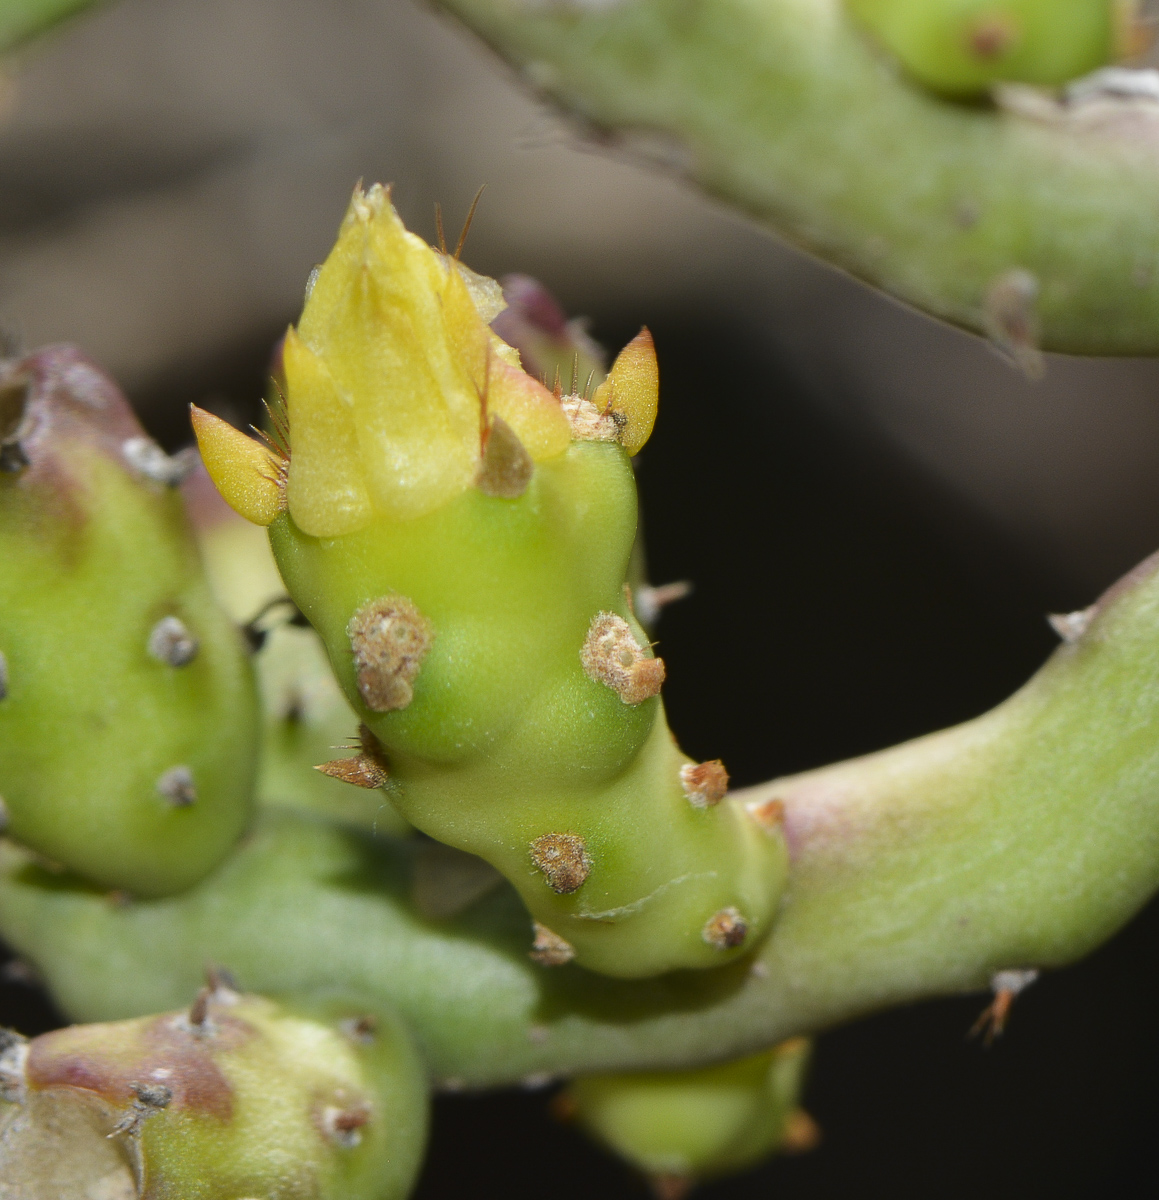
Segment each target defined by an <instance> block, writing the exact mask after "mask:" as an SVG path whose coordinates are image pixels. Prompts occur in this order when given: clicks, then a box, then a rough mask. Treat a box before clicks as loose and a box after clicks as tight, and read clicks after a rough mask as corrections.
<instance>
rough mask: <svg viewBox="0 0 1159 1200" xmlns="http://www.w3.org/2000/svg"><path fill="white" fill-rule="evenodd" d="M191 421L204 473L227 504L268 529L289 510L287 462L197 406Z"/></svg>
mask: <svg viewBox="0 0 1159 1200" xmlns="http://www.w3.org/2000/svg"><path fill="white" fill-rule="evenodd" d="M190 419H191V420H192V422H193V432H194V433H195V434H196V435H197V445H198V447H199V449H200V450H201V459H202V461H203V462H204V463H205V469H206V470H207V471H208V472H209V477H210V479H212V480H213V482H214V486H215V487H216V488H217V490H218V491H219V492H220V493H221V495H222V497H223V499H224V500H225V502H226V503H227V504H228V505H229V506H230V508H232V509H233V510H234V512H236V513H239V514H240V515H241V516H243V517H245V519H246V520H247V521H252V522H253V523H254V524H255V525H269V524H270V523H271V522H272V521H273V520H274V518H275V517H277V515H278V514H279V513H280V512H282V511H283V510H284V509H285V507H286V502H285V487H284V484H283V478H282V476H283V473H284V469H285V464H284V461H283V460H282V459H280V458H278V457H277V456H276V455H275V454H274V453H273V452H272V451H270V450H268V449H267V448H266V447H265V446H263V445H262V444H261V443H260V442H257V441H255V440H254V439H253V438H250V437H246V435H245V434H244V433H242V432H241V431H240V430H238V429H234V427H233V426H232V425H230V424H229V423H228V422H227V421H223V420H222V419H221V418H220V417H215V416H214V415H213V414H212V413H208V412H206V411H205V410H204V409H201V408H198V407H197V405H195V404H194V405H191V406H190Z"/></svg>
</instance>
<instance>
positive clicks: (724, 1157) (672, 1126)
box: [555, 1038, 817, 1196]
mask: <svg viewBox="0 0 1159 1200" xmlns="http://www.w3.org/2000/svg"><path fill="white" fill-rule="evenodd" d="M809 1053H810V1046H809V1043H808V1042H807V1041H806V1040H805V1039H804V1038H794V1039H793V1040H791V1041H788V1042H785V1043H783V1044H782V1045H780V1046H776V1047H774V1048H773V1049H771V1050H764V1051H761V1053H759V1054H754V1055H750V1056H749V1057H747V1058H742V1059H738V1060H737V1061H735V1062H729V1063H723V1064H721V1065H719V1066H712V1067H701V1068H700V1069H698V1070H692V1071H652V1072H640V1073H638V1074H623V1075H586V1076H583V1077H581V1078H580V1079H576V1080H574V1081H573V1082H572V1083H571V1084H569V1085H568V1087H567V1089H566V1091H564V1092H563V1093H562V1094H561V1095H560V1096H559V1097H558V1098H557V1100H556V1103H555V1109H556V1111H557V1112H558V1113H559V1114H560V1115H561V1116H563V1117H564V1118H565V1119H572V1120H575V1121H576V1122H577V1123H578V1124H579V1125H581V1126H582V1127H583V1129H584V1130H585V1131H586V1132H588V1133H589V1134H591V1135H592V1137H594V1138H595V1139H596V1141H598V1142H600V1143H601V1144H602V1145H604V1146H606V1147H607V1148H608V1149H609V1150H611V1151H613V1152H614V1153H615V1154H617V1155H619V1156H620V1157H621V1158H623V1159H625V1160H626V1161H627V1162H628V1163H630V1164H631V1165H632V1166H634V1167H635V1168H636V1169H637V1170H639V1171H641V1172H642V1173H643V1174H644V1175H646V1176H648V1177H649V1178H650V1179H652V1180H653V1181H654V1183H655V1185H656V1191H657V1192H658V1193H659V1194H661V1195H665V1196H670V1195H674V1194H680V1193H681V1192H682V1191H685V1190H687V1187H688V1186H689V1185H691V1184H693V1183H697V1182H700V1181H701V1180H706V1179H712V1178H715V1177H717V1176H721V1175H731V1174H735V1173H736V1172H738V1171H744V1170H747V1169H748V1168H750V1167H753V1166H756V1165H757V1164H758V1163H759V1162H761V1161H762V1160H763V1159H765V1158H767V1157H768V1156H769V1155H771V1154H774V1153H776V1151H777V1150H779V1149H781V1148H782V1147H783V1148H784V1149H786V1150H789V1151H799V1150H804V1149H808V1148H810V1147H809V1137H810V1134H812V1141H813V1142H814V1143H815V1141H816V1136H817V1135H816V1133H815V1129H816V1127H815V1126H814V1125H813V1123H812V1120H811V1118H809V1117H808V1116H807V1115H806V1114H805V1113H804V1112H803V1111H802V1110H801V1107H800V1096H801V1088H802V1085H803V1083H804V1077H805V1072H806V1069H807V1067H808V1063H809ZM681 1185H683V1187H682V1186H681Z"/></svg>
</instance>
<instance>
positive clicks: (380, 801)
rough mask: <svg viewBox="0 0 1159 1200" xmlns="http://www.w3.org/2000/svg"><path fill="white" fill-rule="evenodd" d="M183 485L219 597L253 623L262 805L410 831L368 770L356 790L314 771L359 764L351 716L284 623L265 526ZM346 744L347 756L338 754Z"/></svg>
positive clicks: (318, 656)
mask: <svg viewBox="0 0 1159 1200" xmlns="http://www.w3.org/2000/svg"><path fill="white" fill-rule="evenodd" d="M184 490H185V495H186V503H187V507H188V509H189V512H190V516H191V517H192V520H193V525H194V530H195V532H196V535H197V540H198V544H199V545H200V548H201V554H202V558H203V559H204V561H205V568H206V574H207V575H208V577H209V582H210V585H211V586H212V588H213V591H214V595H215V596H216V598H217V600H218V603H219V604H221V605H222V607H223V608H224V609H225V610H226V612H227V613H228V614H229V615H230V617H231V618H232V619H233V620H234V621H236V622H237V623H238V624H240V625H248V624H249V623H250V622H254V621H255V619H256V625H255V626H253V628H254V631H255V635H256V636H257V637H258V638H260V641H261V646H260V648H259V650H258V651H257V653H256V654H255V655H254V658H253V662H254V667H255V669H256V673H257V679H258V689H259V693H260V696H261V708H262V719H263V731H262V748H261V755H260V762H261V765H260V767H259V771H258V780H257V799H258V802H259V804H263V805H273V806H277V807H287V808H297V809H300V810H304V811H308V812H317V813H321V814H323V815H324V816H327V817H329V818H331V819H333V820H338V821H344V822H348V823H350V824H353V825H358V826H360V827H362V828H365V829H370V830H375V831H377V832H379V833H383V834H393V835H397V836H404V835H405V834H407V833H409V832H410V831H411V830H410V826H409V825H408V824H407V823H406V821H404V820H403V819H402V817H400V816H399V815H398V812H397V811H396V809H395V808H394V806H393V805H392V804H391V803H390V800H389V799H388V798H387V797H386V795H385V794H384V793H383V792H382V791H381V790H379V787H380V784H377V783H376V784H375V787H374V789H373V790H372V789H369V788H368V787H367V786H366V784H367V783H368V782H369V781H370V778H371V777H370V775H369V774H368V772H367V771H363V772H361V775H360V778H361V786H360V787H351V786H350V785H349V782H344V780H347V779H348V778H349V771H350V768H349V767H343V768H337V767H335V769H334V770H328V771H322V770H321V769H320V768H322V767H333V766H334V764H335V763H340V764H355V763H357V762H358V760H359V757H360V755H359V753H358V752H359V751H362V750H363V747H362V746H361V745H360V744H359V736H358V731H359V723H358V717H357V716H356V715H355V713H354V710H353V709H352V708H351V707H350V705H349V704H347V702H346V697H345V696H343V694H342V692H341V690H340V689H339V687H338V684H337V683H336V682H335V681H334V674H333V672H332V671H331V670H330V663H329V660H328V659H327V657H326V651H325V650H324V649H323V647H322V643H321V642H320V641H319V639H318V635H317V634H316V633H315V632H314V631H313V630H312V629H310V628H309V627H308V626H301V625H294V624H290V623H289V622H288V621H287V619H286V617H287V610H288V609H291V606H290V605H289V602H288V597H287V596H286V587H285V584H284V583H282V580H281V577H280V576H279V575H278V568H277V565H276V564H275V563H274V558H273V555H272V554H271V553H270V544H269V539H268V538H267V537H266V532H265V530H264V529H262V528H261V527H259V526H257V525H252V524H250V522H249V521H246V520H243V519H242V518H241V517H239V516H238V515H237V514H236V513H235V512H233V510H232V509H230V508H229V506H228V505H227V504H226V503H225V501H224V500H222V498H221V497H220V496H219V495H218V493H217V491H216V490H215V489H214V487H213V485H212V484H211V483H210V481H209V477H208V475H206V474H205V472H204V471H197V472H195V473H194V474H193V475H191V476H190V478H189V479H188V480H187V481H186V483H185V485H184ZM282 601H286V603H282ZM375 745H377V740H376V741H375ZM346 747H349V748H350V749H349V751H346V755H348V756H345V755H344V756H343V757H341V758H336V757H335V755H336V754H343V751H344V750H345V748H346ZM375 765H376V764H375V763H374V762H371V763H370V764H369V766H371V767H373V766H375ZM379 769H381V770H384V769H385V767H384V764H383V765H382V767H380V768H379Z"/></svg>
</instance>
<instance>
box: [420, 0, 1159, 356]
mask: <svg viewBox="0 0 1159 1200" xmlns="http://www.w3.org/2000/svg"><path fill="white" fill-rule="evenodd" d="M441 5H442V7H443V8H444V9H446V10H447V11H448V12H449V13H451V14H453V15H454V16H456V17H458V18H459V19H460V20H462V21H463V22H464V23H465V24H466V25H467V26H468V27H469V28H471V29H472V30H474V31H475V32H476V33H477V34H479V35H480V37H482V38H483V39H484V40H485V41H486V42H487V43H488V44H489V45H491V46H492V47H493V48H494V49H496V50H497V51H498V52H499V53H500V54H502V55H503V57H504V58H506V59H507V60H508V61H509V62H510V63H511V64H512V65H513V66H514V67H515V68H516V69H517V70H518V72H519V73H520V75H521V76H522V77H523V79H524V80H525V81H526V82H527V83H528V85H529V86H531V87H532V88H534V89H535V90H537V91H539V92H541V93H544V94H546V95H548V96H549V97H551V98H552V99H553V100H555V101H556V102H557V103H558V104H559V105H560V106H561V107H562V108H563V109H564V110H566V111H568V112H570V113H572V114H574V115H575V117H576V119H577V121H578V122H579V124H580V126H581V129H583V130H587V131H589V132H590V133H592V134H593V135H594V136H595V137H596V138H597V140H598V141H599V142H600V143H602V144H604V145H608V146H611V147H614V148H616V149H617V150H618V151H620V152H621V153H635V154H636V155H637V156H638V157H640V158H642V159H644V160H645V161H651V162H655V163H657V164H658V165H660V166H662V167H664V168H665V169H666V170H667V171H669V172H675V173H677V174H679V175H681V176H683V177H685V178H687V179H689V180H690V181H691V182H693V183H695V184H697V185H698V186H699V187H701V188H703V189H705V190H706V191H707V192H709V193H710V194H712V195H714V196H718V197H720V198H722V199H724V200H726V201H728V202H729V203H731V204H732V205H734V206H735V207H737V208H739V209H741V210H743V211H744V212H746V213H748V214H749V215H751V216H754V217H756V218H758V219H759V220H761V221H762V222H764V223H765V224H766V225H768V226H769V227H770V228H771V229H772V230H774V231H775V232H776V233H778V234H779V235H780V236H782V237H785V238H787V239H788V240H789V241H791V242H792V243H794V244H795V245H797V246H800V247H802V248H804V249H806V250H809V251H811V252H813V253H815V254H817V255H819V256H821V257H822V258H824V259H826V260H828V261H829V262H832V263H834V264H835V265H837V266H839V267H841V268H843V269H844V270H846V271H849V272H850V273H851V274H853V275H856V276H858V277H859V278H861V279H864V280H866V281H867V282H869V283H871V284H873V285H874V286H876V287H879V288H881V289H883V290H884V291H886V292H888V293H890V294H891V295H893V296H896V297H898V298H899V299H901V300H904V301H906V302H907V303H909V304H912V305H914V306H915V307H917V308H919V309H922V310H923V311H925V312H928V313H931V314H933V315H934V316H937V317H940V318H942V319H944V320H946V321H950V322H953V323H954V324H957V325H960V326H962V327H963V328H965V329H970V330H973V331H975V332H978V333H982V334H985V335H986V336H989V337H993V338H994V339H995V340H996V341H997V343H998V344H999V346H1001V347H1003V348H1005V349H1010V348H1011V347H1014V348H1016V349H1020V348H1022V347H1023V346H1024V345H1025V344H1026V343H1027V342H1029V343H1030V347H1031V348H1032V349H1033V348H1034V347H1037V348H1040V349H1043V350H1058V351H1063V352H1066V353H1071V354H1154V353H1156V352H1159V332H1157V331H1159V272H1156V271H1154V270H1153V267H1152V264H1153V263H1154V262H1155V261H1156V258H1157V257H1159V229H1157V228H1156V224H1155V221H1154V218H1153V213H1152V207H1151V204H1152V200H1151V198H1152V197H1153V195H1154V194H1155V191H1156V189H1157V188H1159V160H1157V159H1156V157H1155V155H1154V154H1152V153H1151V152H1150V147H1151V146H1152V145H1153V144H1154V140H1155V136H1156V129H1157V127H1159V126H1157V122H1159V105H1157V103H1156V97H1157V96H1159V88H1157V86H1156V81H1155V79H1154V76H1153V75H1151V74H1150V73H1148V72H1146V71H1131V70H1124V69H1123V68H1110V69H1109V73H1095V74H1094V75H1091V76H1087V77H1084V78H1082V79H1080V80H1077V81H1073V82H1071V83H1068V84H1067V86H1066V88H1065V89H1063V90H1062V92H1061V93H1054V92H1050V91H1045V92H1043V91H1039V90H1036V89H1034V88H1032V87H1029V86H1028V83H1033V82H1035V81H1036V80H1038V79H1042V78H1045V76H1043V75H1041V74H1038V73H1037V70H1038V68H1037V66H1036V69H1035V71H1034V72H1030V71H1029V67H1027V70H1026V71H1022V70H1019V71H1016V72H1015V73H1014V75H1013V76H1010V75H1006V74H1005V73H1004V72H1002V71H999V72H997V73H996V74H995V78H997V77H1001V78H1004V79H1010V78H1013V79H1014V80H1015V82H1014V83H1011V84H1007V85H1005V86H1003V87H1001V88H999V89H997V91H996V97H997V100H998V103H997V104H993V103H970V104H964V103H959V102H956V101H954V100H950V99H947V98H946V97H945V96H943V95H941V94H938V93H936V92H934V91H932V90H931V89H930V88H929V87H926V86H925V85H923V84H922V83H921V82H920V81H918V80H917V79H916V78H915V76H914V74H913V73H912V72H913V71H918V72H919V73H920V72H924V73H925V74H926V75H929V76H931V78H932V79H933V80H934V81H935V82H937V81H944V82H939V86H949V84H950V83H952V82H954V80H956V79H957V78H958V76H957V75H955V73H954V69H953V68H954V64H953V62H952V61H949V62H947V61H946V53H945V52H944V51H939V50H938V49H936V48H933V49H931V48H929V47H926V46H924V45H918V44H916V41H915V45H914V47H913V48H912V50H911V49H907V48H906V47H907V46H908V45H909V43H910V39H916V36H917V35H918V34H920V33H921V31H922V29H923V28H924V27H925V23H926V22H927V21H929V22H933V23H934V26H935V28H939V27H942V26H943V25H944V23H946V22H949V23H951V24H952V20H953V17H954V14H955V13H960V12H963V11H967V10H973V5H972V4H970V3H969V2H968V0H912V2H911V0H860V3H858V4H856V5H855V6H847V5H846V3H845V0H703V2H702V3H698V4H695V5H689V4H687V3H686V2H685V0H623V2H621V3H612V4H603V3H598V4H597V3H586V2H583V0H561V2H560V3H553V4H532V3H517V2H515V0H441ZM854 7H856V11H857V12H860V13H863V14H864V15H866V16H867V17H869V18H870V19H872V20H874V21H875V22H876V23H878V24H879V25H880V26H881V27H882V28H883V30H885V31H886V36H887V40H889V41H890V43H891V44H893V45H894V46H895V50H897V51H898V52H899V53H902V54H903V57H907V56H908V57H910V58H912V62H911V64H910V65H911V70H910V71H906V70H904V69H903V70H899V69H897V68H896V67H895V65H894V64H893V63H891V62H890V61H889V58H888V55H887V54H886V53H885V52H884V51H883V49H882V45H881V40H880V35H875V34H874V33H873V32H872V31H871V30H869V29H868V28H866V27H865V26H864V25H863V23H862V21H861V20H859V19H858V17H857V16H855V13H854V11H853V8H854ZM985 8H986V11H987V12H999V13H1001V12H1009V13H1011V14H1025V15H1026V16H1027V18H1028V21H1027V27H1028V29H1029V28H1030V24H1031V22H1030V21H1029V16H1030V15H1031V14H1033V16H1034V22H1033V24H1034V26H1035V28H1036V30H1037V32H1036V33H1035V37H1036V38H1037V37H1039V36H1040V35H1041V36H1043V37H1045V45H1044V46H1042V47H1039V46H1029V47H1028V48H1027V49H1026V51H1025V55H1024V62H1025V63H1027V64H1029V63H1031V62H1034V63H1036V64H1040V63H1045V62H1046V61H1047V60H1048V58H1049V57H1050V55H1051V54H1052V53H1053V52H1052V51H1051V48H1050V47H1051V43H1052V42H1053V39H1054V38H1056V37H1058V36H1060V35H1062V36H1064V37H1065V36H1069V35H1068V30H1071V29H1074V30H1075V31H1076V32H1077V33H1078V34H1079V36H1078V43H1079V44H1078V46H1077V50H1075V51H1074V52H1073V54H1072V53H1070V52H1068V55H1067V57H1066V61H1065V62H1063V61H1060V62H1059V63H1058V65H1057V69H1055V70H1053V71H1052V80H1051V81H1053V82H1065V80H1064V78H1063V76H1065V74H1066V73H1067V72H1069V71H1072V70H1073V71H1076V72H1079V71H1082V70H1085V69H1086V68H1087V67H1091V66H1094V65H1095V64H1096V63H1097V62H1098V61H1100V59H1101V58H1103V57H1109V56H1110V50H1109V49H1108V47H1107V43H1106V39H1105V38H1103V37H1102V35H1098V36H1091V35H1089V34H1083V33H1082V31H1081V29H1080V28H1079V25H1078V21H1079V17H1080V16H1081V13H1082V12H1084V11H1088V10H1087V8H1086V0H1066V2H1065V3H1064V2H1063V0H1053V2H1052V0H996V2H995V3H994V4H993V5H987V6H985ZM1120 8H1121V6H1120ZM1108 11H1110V12H1112V13H1113V12H1115V11H1119V9H1116V7H1115V6H1113V5H1108V4H1104V3H1102V2H1101V0H1099V2H1097V3H1096V2H1094V0H1092V4H1091V7H1090V9H1089V12H1090V13H1093V14H1094V16H1095V17H1096V18H1099V13H1102V14H1103V16H1102V18H1099V19H1097V20H1096V21H1095V24H1096V25H1098V24H1099V22H1100V20H1101V22H1102V27H1103V28H1105V24H1106V15H1105V14H1106V13H1107V12H1108ZM895 20H896V21H897V23H898V29H899V30H900V32H898V33H897V35H896V36H895V35H894V34H893V33H889V32H888V30H891V29H893V22H894V21H895ZM1044 22H1045V24H1044ZM1125 25H1129V22H1125V23H1124V22H1122V21H1121V22H1120V26H1121V27H1125ZM1096 32H1097V31H1096ZM903 35H904V36H903ZM903 42H904V43H905V44H904V45H903V44H902V43H903ZM1133 48H1137V47H1133ZM1022 53H1023V52H1021V51H1020V52H1019V54H1020V55H1022ZM914 56H917V57H914ZM1068 64H1069V65H1068ZM972 78H975V79H981V75H977V74H976V75H975V76H972ZM1020 78H1028V83H1019V82H1017V81H1018V80H1019V79H1020ZM955 86H956V85H955ZM1012 285H1013V286H1012ZM1012 300H1013V303H1012V302H1011V301H1012ZM1015 357H1016V358H1017V359H1019V361H1020V362H1029V363H1030V364H1031V365H1032V370H1034V369H1037V358H1036V357H1034V356H1033V355H1026V354H1015Z"/></svg>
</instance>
